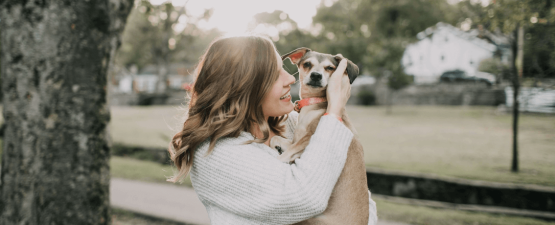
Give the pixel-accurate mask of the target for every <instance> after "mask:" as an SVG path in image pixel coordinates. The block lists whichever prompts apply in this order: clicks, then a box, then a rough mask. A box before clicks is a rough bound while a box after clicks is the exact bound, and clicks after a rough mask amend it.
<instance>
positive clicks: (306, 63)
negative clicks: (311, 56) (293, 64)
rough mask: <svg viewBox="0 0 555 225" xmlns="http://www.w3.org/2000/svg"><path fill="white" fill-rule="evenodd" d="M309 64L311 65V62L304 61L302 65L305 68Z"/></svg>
mask: <svg viewBox="0 0 555 225" xmlns="http://www.w3.org/2000/svg"><path fill="white" fill-rule="evenodd" d="M311 65H312V64H311V63H310V62H305V63H304V64H303V66H304V67H305V68H307V67H310V66H311Z"/></svg>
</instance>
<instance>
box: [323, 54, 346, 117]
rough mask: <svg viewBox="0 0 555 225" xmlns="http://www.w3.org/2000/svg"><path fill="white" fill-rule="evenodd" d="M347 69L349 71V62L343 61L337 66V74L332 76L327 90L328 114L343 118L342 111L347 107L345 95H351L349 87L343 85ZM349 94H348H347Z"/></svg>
mask: <svg viewBox="0 0 555 225" xmlns="http://www.w3.org/2000/svg"><path fill="white" fill-rule="evenodd" d="M345 69H347V60H346V59H343V60H341V62H339V64H338V65H337V68H336V69H335V72H333V74H332V75H331V76H330V79H329V82H328V88H327V90H326V94H327V99H328V110H327V112H328V113H333V114H335V115H338V116H341V114H340V113H341V109H342V108H343V107H345V103H346V102H347V101H346V99H348V97H347V98H345V95H347V96H348V95H349V94H348V92H350V89H349V87H345V85H343V78H347V80H348V79H349V78H348V77H346V76H343V74H344V73H345ZM346 92H347V93H346Z"/></svg>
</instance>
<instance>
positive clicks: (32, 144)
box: [0, 0, 133, 225]
mask: <svg viewBox="0 0 555 225" xmlns="http://www.w3.org/2000/svg"><path fill="white" fill-rule="evenodd" d="M132 5H133V1H132V0H109V1H108V0H96V1H94V0H91V1H57V0H44V1H0V10H1V13H0V23H1V27H2V36H1V43H2V46H3V48H2V52H1V54H2V55H1V65H2V66H1V69H2V70H1V74H2V80H3V83H2V91H3V93H4V96H3V97H4V98H3V106H4V107H3V110H4V111H3V116H4V119H5V123H6V130H5V134H4V137H3V155H2V171H1V184H2V185H1V186H0V199H1V201H0V224H6V225H9V224H110V220H111V218H110V213H109V212H110V205H109V182H110V173H109V166H108V161H109V158H110V148H109V146H108V143H107V140H106V136H107V133H106V125H107V124H108V122H109V120H110V113H109V109H108V106H107V104H106V86H107V76H106V74H107V71H108V67H109V66H110V64H111V63H110V62H111V59H112V56H113V55H114V54H115V51H116V48H117V47H118V45H119V34H120V32H121V31H122V30H123V28H124V26H125V23H126V18H127V15H128V14H129V11H130V10H131V8H132Z"/></svg>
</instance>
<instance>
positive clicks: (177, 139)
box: [168, 36, 287, 182]
mask: <svg viewBox="0 0 555 225" xmlns="http://www.w3.org/2000/svg"><path fill="white" fill-rule="evenodd" d="M277 60H278V58H277V56H276V52H275V47H274V44H273V43H272V41H270V40H269V39H268V38H264V37H259V36H241V37H228V38H221V39H218V40H216V41H214V42H212V44H211V45H210V47H208V50H207V51H206V53H204V55H203V56H202V57H201V59H200V61H199V65H198V67H197V69H196V74H195V76H196V79H195V80H196V81H195V83H194V85H193V87H192V89H191V93H192V95H191V96H190V97H189V99H190V101H189V107H188V117H187V119H186V120H185V122H184V123H183V129H182V130H181V132H179V133H177V134H175V136H173V138H172V141H171V143H170V147H169V148H168V151H169V153H170V156H171V160H172V161H173V162H174V164H175V166H176V167H177V170H178V173H177V175H175V176H173V177H171V178H169V179H168V181H171V182H176V181H178V180H180V179H181V178H183V177H185V176H186V175H187V174H188V173H189V171H190V169H191V167H192V164H193V159H194V157H195V151H196V148H197V147H198V145H199V144H200V143H201V142H203V141H204V140H206V139H207V138H210V146H209V148H208V152H207V154H206V155H208V154H210V153H211V152H212V150H213V149H214V146H215V144H216V141H217V140H218V139H219V138H221V137H238V136H239V134H240V133H241V131H246V132H251V130H252V128H253V125H254V124H257V125H258V126H259V127H260V131H262V133H263V134H264V137H263V139H258V138H255V140H254V141H248V142H246V143H245V144H249V143H252V142H257V143H264V142H266V141H267V140H268V138H269V136H270V133H269V130H272V131H273V132H274V133H275V134H276V135H281V132H283V131H284V126H283V125H280V123H281V121H283V120H285V119H286V118H287V115H284V116H280V117H270V118H269V119H268V121H266V120H265V119H264V114H263V112H262V99H263V98H264V95H266V93H268V92H269V91H270V89H271V88H272V86H273V84H274V82H276V81H277V79H278V78H279V70H278V64H277Z"/></svg>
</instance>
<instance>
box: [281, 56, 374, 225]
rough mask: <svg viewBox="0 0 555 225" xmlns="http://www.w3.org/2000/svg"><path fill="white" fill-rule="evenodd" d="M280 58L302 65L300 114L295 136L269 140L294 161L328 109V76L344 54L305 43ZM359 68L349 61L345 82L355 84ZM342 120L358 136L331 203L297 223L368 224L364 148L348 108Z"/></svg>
mask: <svg viewBox="0 0 555 225" xmlns="http://www.w3.org/2000/svg"><path fill="white" fill-rule="evenodd" d="M281 58H282V60H285V59H286V58H289V59H290V60H291V62H293V64H295V65H297V67H298V69H299V80H300V82H301V84H300V85H301V88H300V97H301V100H300V101H297V102H295V110H297V111H298V112H299V117H298V122H297V128H296V131H295V134H294V138H293V140H288V139H286V138H284V137H281V136H274V137H273V138H272V139H271V140H270V147H272V148H275V149H277V150H278V151H281V152H282V154H281V155H280V156H279V157H278V159H279V160H280V161H282V162H289V163H291V162H293V161H294V160H295V159H296V158H300V157H302V156H301V154H302V152H303V151H304V149H305V148H306V146H307V145H308V143H309V140H310V137H311V136H312V135H313V134H314V132H315V131H316V126H317V125H318V122H319V121H320V118H321V117H322V116H323V115H324V113H325V112H326V109H327V106H328V103H327V101H326V88H327V85H328V80H329V78H330V76H331V74H332V73H333V72H334V71H335V68H337V65H338V64H339V62H340V61H341V60H342V59H343V58H344V57H343V56H342V55H341V54H338V55H330V54H324V53H319V52H315V51H312V50H310V49H308V48H304V47H303V48H298V49H295V50H293V51H291V52H289V53H287V54H285V55H283V56H281ZM358 72H359V69H358V67H357V66H356V65H355V64H354V63H353V62H351V61H348V63H347V69H346V73H347V76H343V78H342V79H343V82H346V79H349V83H350V84H352V83H353V81H354V80H355V79H356V77H357V76H358ZM342 120H343V123H344V124H345V126H347V127H348V128H349V129H350V130H351V131H352V132H353V133H354V134H355V137H354V138H353V140H352V142H351V144H350V146H349V150H348V153H347V161H346V162H345V166H344V168H343V171H341V175H340V176H339V179H338V181H337V183H336V185H335V187H334V190H333V192H332V195H331V197H330V200H329V202H328V207H327V208H326V210H325V211H324V213H322V214H321V215H319V216H316V217H314V218H310V219H308V220H305V221H302V222H300V223H297V224H303V225H304V224H361V225H367V224H368V217H369V212H368V210H369V209H368V208H369V199H368V198H369V196H368V195H369V194H368V184H367V181H366V167H365V165H364V151H363V149H362V145H361V144H360V141H359V140H358V139H357V137H356V131H355V129H354V127H353V126H352V124H351V122H350V120H349V118H348V117H347V114H346V113H345V109H342Z"/></svg>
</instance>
